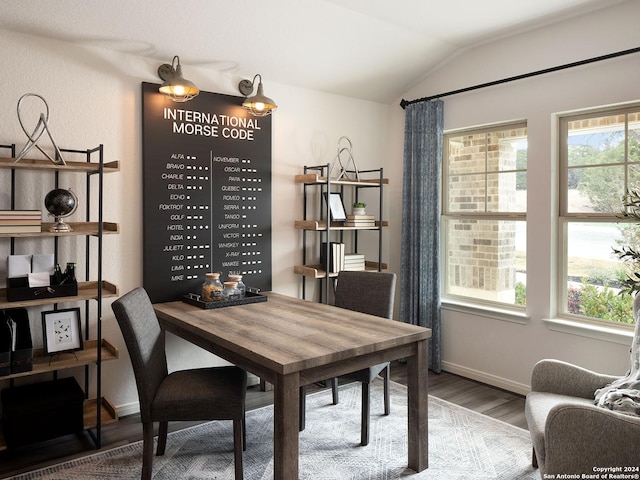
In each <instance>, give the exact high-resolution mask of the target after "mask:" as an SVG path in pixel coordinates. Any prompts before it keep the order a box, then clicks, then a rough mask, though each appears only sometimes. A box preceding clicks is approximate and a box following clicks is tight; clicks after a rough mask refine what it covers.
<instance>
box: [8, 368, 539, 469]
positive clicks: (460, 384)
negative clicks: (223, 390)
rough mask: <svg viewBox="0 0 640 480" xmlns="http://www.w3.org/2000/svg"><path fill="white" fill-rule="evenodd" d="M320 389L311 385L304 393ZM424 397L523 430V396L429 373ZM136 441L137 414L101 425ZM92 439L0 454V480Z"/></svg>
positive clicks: (105, 437) (267, 396)
mask: <svg viewBox="0 0 640 480" xmlns="http://www.w3.org/2000/svg"><path fill="white" fill-rule="evenodd" d="M406 376H407V371H406V365H405V364H404V363H400V362H394V363H393V364H392V365H391V379H392V380H393V381H395V382H398V383H401V384H403V385H406ZM321 388H322V387H320V386H317V385H313V386H309V387H308V388H307V392H308V393H312V392H314V391H317V390H320V389H321ZM429 395H433V396H435V397H438V398H441V399H443V400H447V401H449V402H451V403H455V404H457V405H460V406H463V407H465V408H468V409H470V410H474V411H477V412H479V413H482V414H485V415H488V416H490V417H493V418H496V419H498V420H501V421H503V422H506V423H510V424H512V425H515V426H517V427H521V428H527V426H526V421H525V418H524V397H523V396H521V395H517V394H514V393H510V392H507V391H505V390H501V389H498V388H494V387H491V386H488V385H484V384H482V383H479V382H476V381H473V380H469V379H466V378H463V377H460V376H457V375H453V374H451V373H446V372H443V373H440V374H435V373H433V372H429ZM271 403H273V392H272V391H266V392H262V391H260V389H259V388H258V386H254V387H250V388H249V391H248V392H247V409H249V410H250V409H254V408H259V407H263V406H265V405H269V404H271ZM189 425H191V423H188V422H172V423H170V424H169V428H170V430H171V431H174V430H179V429H181V428H185V427H187V426H189ZM141 439H142V425H141V424H140V420H139V417H138V416H137V415H132V416H129V417H126V418H122V419H120V420H119V421H118V422H117V423H114V424H111V425H106V426H104V427H103V429H102V450H108V449H110V448H114V447H116V446H119V445H124V444H127V443H132V442H136V441H139V440H141ZM95 452H96V450H95V446H94V444H93V441H92V440H91V438H90V437H89V435H88V434H87V433H83V434H82V435H68V436H65V437H60V438H57V439H54V440H50V441H48V442H42V443H39V444H36V445H33V446H27V447H21V448H17V449H14V450H12V451H6V450H5V451H2V452H0V478H7V477H10V476H12V475H16V474H18V473H22V472H25V471H29V470H34V469H37V468H42V467H45V466H47V465H51V464H56V463H59V462H62V461H65V460H70V459H73V458H77V457H82V456H84V455H88V454H92V453H95Z"/></svg>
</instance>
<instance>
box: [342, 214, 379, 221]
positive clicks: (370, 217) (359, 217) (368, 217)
mask: <svg viewBox="0 0 640 480" xmlns="http://www.w3.org/2000/svg"><path fill="white" fill-rule="evenodd" d="M347 220H370V221H373V220H375V217H374V216H373V215H347Z"/></svg>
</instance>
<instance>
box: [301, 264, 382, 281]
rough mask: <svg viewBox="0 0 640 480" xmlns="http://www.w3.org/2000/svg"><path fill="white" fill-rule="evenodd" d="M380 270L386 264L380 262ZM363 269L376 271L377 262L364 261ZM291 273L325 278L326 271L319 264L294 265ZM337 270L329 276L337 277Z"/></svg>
mask: <svg viewBox="0 0 640 480" xmlns="http://www.w3.org/2000/svg"><path fill="white" fill-rule="evenodd" d="M381 266H382V270H387V268H388V267H387V264H386V263H383V264H381ZM365 270H367V271H372V272H377V271H378V262H368V261H365ZM293 273H296V274H298V275H303V276H305V277H311V278H326V276H327V272H325V271H324V270H323V269H322V266H321V265H295V266H294V267H293ZM337 276H338V273H337V272H332V273H330V274H329V277H330V278H333V277H337Z"/></svg>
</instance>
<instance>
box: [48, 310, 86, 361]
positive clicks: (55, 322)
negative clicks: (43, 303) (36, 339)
mask: <svg viewBox="0 0 640 480" xmlns="http://www.w3.org/2000/svg"><path fill="white" fill-rule="evenodd" d="M42 336H43V343H44V354H45V355H54V354H57V353H62V352H74V351H76V350H82V328H81V323H80V308H79V307H76V308H65V309H62V310H51V311H48V312H42Z"/></svg>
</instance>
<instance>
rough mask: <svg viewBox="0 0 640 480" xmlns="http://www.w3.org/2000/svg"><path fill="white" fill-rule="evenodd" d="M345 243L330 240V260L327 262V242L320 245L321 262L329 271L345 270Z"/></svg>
mask: <svg viewBox="0 0 640 480" xmlns="http://www.w3.org/2000/svg"><path fill="white" fill-rule="evenodd" d="M344 247H345V245H344V243H340V242H329V261H328V262H327V242H322V244H321V245H320V264H321V265H322V268H324V270H325V271H326V272H328V273H337V272H339V271H340V270H344Z"/></svg>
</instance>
